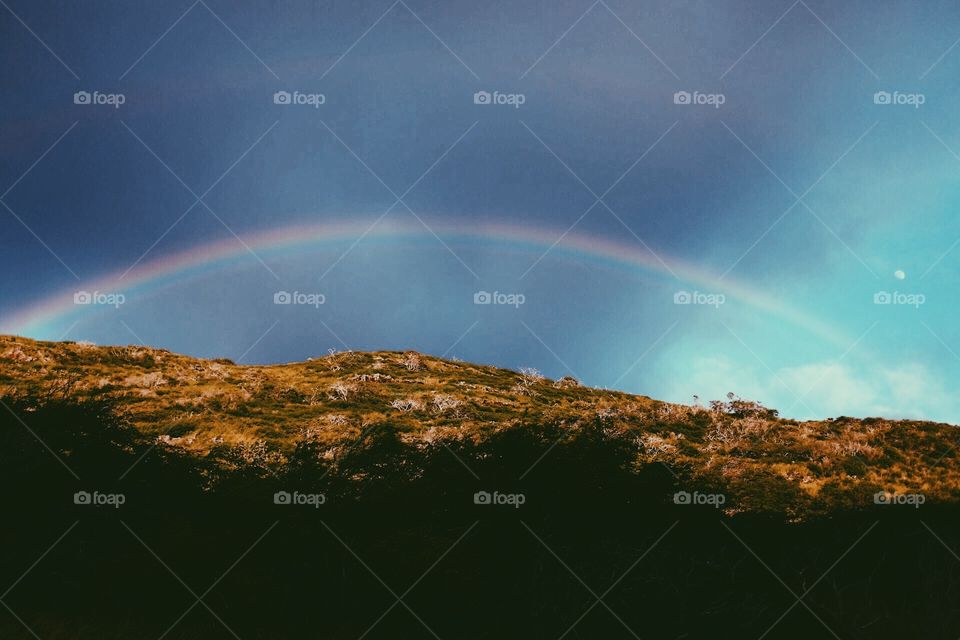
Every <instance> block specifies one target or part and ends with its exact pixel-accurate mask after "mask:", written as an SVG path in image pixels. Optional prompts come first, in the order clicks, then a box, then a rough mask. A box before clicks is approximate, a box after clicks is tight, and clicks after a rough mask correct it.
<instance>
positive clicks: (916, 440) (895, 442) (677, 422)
mask: <svg viewBox="0 0 960 640" xmlns="http://www.w3.org/2000/svg"><path fill="white" fill-rule="evenodd" d="M105 394H106V395H108V396H110V397H112V398H114V399H115V400H116V402H117V406H119V407H120V409H121V411H122V412H123V413H124V414H125V417H126V418H127V420H128V421H129V422H130V424H132V425H133V426H134V427H135V428H136V429H138V430H139V431H140V432H141V433H143V434H144V435H146V436H148V437H150V438H155V439H158V441H159V442H161V443H162V444H163V445H164V446H170V447H179V448H182V449H185V450H187V451H188V452H190V453H192V454H195V455H198V456H205V455H207V454H209V453H210V452H211V451H214V450H216V449H218V448H219V449H222V448H224V447H231V446H232V447H249V446H251V445H257V444H259V443H262V444H263V446H264V447H265V448H266V449H267V450H269V451H270V452H271V456H272V459H274V460H276V463H277V464H283V460H284V459H285V455H287V454H289V453H290V452H291V451H292V450H293V448H294V447H295V446H296V444H297V443H298V442H303V441H305V440H309V441H313V442H316V443H318V444H319V448H320V449H321V450H323V449H324V448H325V447H326V448H327V450H328V451H330V452H331V453H330V455H334V453H335V451H336V447H337V445H338V444H341V445H342V444H344V443H345V442H350V441H353V440H355V439H356V438H357V437H358V436H359V435H360V434H361V433H362V432H363V431H364V430H365V429H367V428H368V427H371V426H377V425H389V426H390V427H392V428H395V429H397V430H398V431H399V432H400V434H401V437H402V439H403V440H404V441H405V442H407V443H412V444H417V443H427V442H431V443H433V442H438V441H439V442H452V441H464V440H466V441H472V442H474V443H482V442H483V441H484V439H485V438H487V437H489V436H490V435H491V434H493V433H497V432H501V431H504V430H508V429H517V428H526V427H530V426H537V425H550V426H558V427H561V428H562V429H564V430H568V431H569V432H571V433H576V432H577V431H578V430H580V429H584V428H587V427H591V428H599V429H600V430H601V431H602V433H603V435H604V437H607V438H610V439H615V440H619V441H621V442H624V443H628V444H629V446H630V447H633V448H634V449H635V451H636V459H635V463H636V465H637V467H638V468H640V467H642V466H644V465H646V464H651V463H663V464H664V465H666V466H667V467H668V468H670V469H671V471H672V473H674V474H675V475H676V476H677V477H678V478H679V479H681V481H682V482H684V483H689V486H690V487H694V488H698V489H700V490H704V491H708V490H712V491H719V492H723V493H725V494H727V495H729V496H732V497H733V498H734V499H733V500H731V501H730V502H729V503H728V507H729V508H730V509H732V510H747V511H751V510H760V511H763V510H794V511H796V510H798V509H799V510H802V509H806V508H808V507H809V505H810V504H811V503H812V502H816V503H818V504H819V507H818V509H827V510H829V509H833V508H840V507H853V508H857V507H863V506H866V505H867V503H868V502H869V498H870V496H872V494H873V492H875V491H878V490H886V491H890V492H896V493H923V494H925V495H926V497H927V500H928V502H950V503H956V502H958V501H960V470H958V467H957V459H958V455H960V454H958V448H957V447H956V445H957V444H958V442H960V431H957V430H956V428H955V427H953V426H951V425H946V424H935V423H929V422H917V421H892V420H885V419H875V418H868V419H865V420H854V419H849V418H837V419H834V420H827V421H819V422H797V421H793V420H784V419H780V418H777V417H775V416H774V415H772V414H771V413H769V412H768V411H766V410H763V409H762V408H760V407H757V406H753V405H751V404H750V403H744V404H737V403H733V404H731V403H725V404H723V405H721V406H718V407H716V408H714V409H706V408H702V407H690V406H684V405H674V404H668V403H663V402H659V401H655V400H652V399H650V398H647V397H644V396H635V395H630V394H625V393H619V392H613V391H606V390H599V389H591V388H586V387H581V386H579V385H577V384H576V383H575V382H574V381H571V380H561V381H557V382H554V381H550V380H546V379H538V378H536V377H532V376H524V375H522V374H520V373H517V372H513V371H508V370H504V369H497V368H494V367H487V366H480V365H474V364H469V363H464V362H456V361H450V360H443V359H439V358H433V357H428V356H423V355H419V354H414V353H409V352H408V353H402V352H374V353H339V354H334V355H330V356H325V357H321V358H317V359H313V360H309V361H307V362H300V363H291V364H284V365H274V366H238V365H234V364H233V363H231V362H230V361H227V360H214V361H211V360H199V359H195V358H189V357H186V356H182V355H178V354H174V353H171V352H169V351H165V350H159V349H150V348H144V347H97V346H92V345H86V344H81V343H71V342H61V343H53V342H37V341H33V340H29V339H26V338H19V337H10V336H0V397H3V396H7V397H27V398H42V397H45V396H67V397H70V398H75V399H82V398H87V397H96V396H102V395H105ZM798 505H804V506H802V507H800V506H798Z"/></svg>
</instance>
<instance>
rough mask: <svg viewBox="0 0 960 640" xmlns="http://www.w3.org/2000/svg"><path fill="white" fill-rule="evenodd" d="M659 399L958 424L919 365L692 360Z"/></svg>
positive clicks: (951, 406)
mask: <svg viewBox="0 0 960 640" xmlns="http://www.w3.org/2000/svg"><path fill="white" fill-rule="evenodd" d="M674 373H675V374H676V375H675V377H674V378H673V380H675V382H673V383H672V384H671V385H670V386H669V387H668V388H667V391H666V393H665V394H664V396H665V397H664V399H669V400H672V401H675V402H690V400H691V398H692V396H693V395H694V394H696V395H698V396H700V398H701V399H703V400H704V401H706V400H711V399H719V398H723V397H724V396H725V395H726V393H727V392H730V391H732V392H734V393H736V394H737V395H739V396H741V397H743V398H747V399H750V400H758V401H760V402H763V403H764V404H765V405H766V406H768V407H772V408H775V409H779V410H780V412H781V414H782V415H784V416H785V417H791V418H798V419H822V418H826V417H836V416H841V415H845V416H851V417H869V416H878V417H881V416H882V417H885V418H915V419H924V420H938V421H945V422H952V423H960V403H958V400H957V398H956V396H955V394H953V393H951V392H950V391H949V390H948V389H946V388H945V386H944V384H943V382H942V378H941V377H940V376H938V375H936V374H935V373H934V372H932V371H930V369H928V368H927V367H926V366H925V365H923V364H922V363H918V362H911V363H904V364H900V365H897V366H895V367H890V366H884V367H877V366H873V367H868V366H855V365H854V364H852V363H843V362H840V363H837V362H835V361H820V362H813V363H808V364H804V365H800V366H794V367H782V368H779V369H775V370H774V371H773V373H772V374H771V373H770V371H768V370H767V369H766V368H765V367H762V366H761V365H759V364H757V365H756V366H754V364H753V363H745V362H740V361H736V360H734V359H732V358H729V357H727V356H706V357H697V358H694V359H693V360H692V361H689V363H688V367H687V370H686V371H685V372H684V371H682V370H675V371H674Z"/></svg>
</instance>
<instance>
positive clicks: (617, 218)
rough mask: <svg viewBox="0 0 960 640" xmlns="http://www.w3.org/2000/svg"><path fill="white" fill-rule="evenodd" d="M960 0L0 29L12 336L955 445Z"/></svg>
mask: <svg viewBox="0 0 960 640" xmlns="http://www.w3.org/2000/svg"><path fill="white" fill-rule="evenodd" d="M958 42H960V7H958V6H957V5H956V4H955V3H950V2H940V1H936V0H931V1H930V2H925V3H922V5H918V4H917V3H915V2H908V1H902V2H897V1H884V2H876V1H869V2H867V1H863V2H858V1H853V2H844V3H834V2H826V1H823V0H797V1H795V2H793V1H791V0H785V1H783V2H780V1H777V2H744V1H733V0H728V1H717V0H709V1H707V0H703V1H693V0H691V1H679V2H678V1H677V0H673V1H666V0H664V1H650V2H644V3H628V2H622V1H620V0H598V1H596V2H593V3H592V4H591V3H590V2H589V0H584V1H580V2H567V1H551V2H522V3H516V2H497V1H495V2H487V3H476V2H461V1H459V0H452V1H446V2H427V1H423V0H397V1H395V2H392V3H391V1H390V0H384V1H380V2H372V1H370V2H365V1H364V2H359V1H350V2H346V1H336V2H305V1H304V2H293V1H290V2H256V3H254V2H243V1H241V2H226V1H224V0H197V1H195V2H192V3H191V2H190V0H184V1H183V2H164V3H156V2H149V3H148V2H108V1H100V2H95V3H69V4H68V5H66V6H64V5H63V3H55V2H48V1H46V0H36V1H30V2H27V1H24V0H3V2H0V52H2V55H3V60H4V63H5V64H4V71H3V74H2V76H0V78H2V79H0V90H2V92H3V100H2V101H0V194H2V196H0V204H2V206H0V269H2V273H3V277H2V278H0V332H3V333H12V334H18V335H24V336H28V337H32V338H37V339H45V340H60V339H63V340H89V341H92V342H95V343H97V344H139V343H144V344H147V345H150V346H156V347H162V348H167V349H171V350H174V351H177V352H181V353H186V354H190V355H194V356H199V357H229V358H233V359H235V360H237V361H238V362H242V363H246V364H267V363H277V362H287V361H293V360H303V359H306V358H307V357H316V356H318V355H324V354H326V353H328V352H329V351H330V350H347V349H353V350H377V349H415V350H418V351H422V352H425V353H430V354H434V355H438V356H444V357H457V358H461V359H464V360H468V361H474V362H481V363H487V364H493V365H498V366H504V367H510V368H519V367H534V368H537V369H539V370H541V371H542V372H543V373H545V374H546V375H548V376H550V377H554V378H558V377H560V376H563V375H573V376H574V377H576V378H578V379H580V380H582V381H583V382H584V383H586V384H589V385H592V386H597V387H607V388H612V389H621V390H625V391H629V392H633V393H641V394H645V395H649V396H653V397H656V398H660V399H664V400H670V401H677V402H692V401H693V397H694V396H698V397H699V398H700V401H701V402H705V401H707V400H709V399H714V398H721V397H723V396H724V395H725V394H726V393H727V392H734V393H736V394H738V395H740V396H742V397H744V398H749V399H755V400H759V401H762V402H764V403H765V404H766V405H767V406H771V407H775V408H778V409H779V410H780V411H781V413H782V414H783V415H786V416H790V417H797V418H824V417H828V416H837V415H849V416H870V415H883V416H889V417H915V418H924V419H934V420H942V421H948V422H955V423H960V395H958V394H956V393H955V389H956V388H957V384H958V381H960V324H958V323H957V322H956V321H955V317H954V315H955V314H954V310H955V309H956V301H957V296H958V293H957V291H958V284H960V282H958V281H960V273H958V268H957V267H958V260H960V248H958V244H960V216H958V215H957V211H958V205H960V123H958V121H957V119H956V117H955V112H956V111H955V105H956V104H957V102H958V98H960V95H958V93H960V85H958V84H957V83H956V82H955V78H956V76H957V74H958V73H960V46H958Z"/></svg>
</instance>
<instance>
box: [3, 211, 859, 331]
mask: <svg viewBox="0 0 960 640" xmlns="http://www.w3.org/2000/svg"><path fill="white" fill-rule="evenodd" d="M433 230H434V231H435V232H436V233H437V235H438V236H440V237H441V238H443V239H444V242H446V243H457V242H475V243H476V242H479V243H481V244H490V245H492V246H496V247H500V248H511V249H517V250H522V251H529V252H531V253H532V254H536V255H537V256H540V255H542V254H543V253H544V252H546V251H548V250H549V251H550V255H551V256H558V257H563V258H567V259H573V260H579V261H583V262H588V263H600V264H603V265H606V266H610V267H614V268H619V269H624V270H627V271H641V272H646V273H653V274H656V275H659V276H661V277H665V278H671V279H672V278H674V277H676V279H677V280H679V282H677V288H678V289H683V288H686V287H691V286H692V287H696V288H700V289H703V290H706V291H709V292H715V293H723V294H724V295H726V296H727V297H729V298H732V299H734V300H737V301H739V302H742V303H744V304H747V305H749V306H751V307H753V308H755V309H758V310H760V311H763V312H765V313H768V314H771V315H774V316H776V317H778V318H781V319H784V320H786V321H788V322H790V323H791V324H793V325H796V326H798V327H801V328H803V329H805V330H806V331H809V332H810V333H812V334H815V335H817V336H819V337H821V338H824V339H826V340H828V341H829V342H831V343H834V344H836V345H839V346H842V347H844V348H845V347H846V346H847V345H849V343H850V340H849V339H848V337H847V336H844V335H841V334H839V333H838V332H837V331H836V330H835V329H834V328H833V327H831V326H829V325H827V324H825V323H823V322H822V321H820V320H819V319H817V318H815V317H812V316H810V315H808V314H806V313H805V312H802V311H800V310H798V309H794V308H791V307H790V306H789V305H788V304H787V303H786V302H784V301H783V300H782V299H779V298H776V297H773V296H770V295H769V294H767V293H764V292H762V291H759V290H757V289H755V288H752V287H749V286H748V285H745V284H743V283H740V282H736V281H734V280H732V279H730V278H724V279H720V278H718V277H717V276H715V275H713V274H710V273H708V272H706V271H704V270H702V269H700V268H699V267H696V266H695V265H692V264H689V263H686V262H683V261H680V260H676V259H667V258H666V257H663V261H662V262H661V260H660V259H658V258H657V257H655V256H654V255H652V254H651V253H650V252H649V251H646V250H645V249H642V248H639V247H636V246H632V245H629V244H626V243H622V242H618V241H614V240H609V239H606V238H599V237H596V236H590V235H586V234H582V233H574V232H570V233H567V234H562V232H560V231H557V230H545V229H541V228H536V229H534V228H531V227H525V226H518V225H511V224H506V223H496V224H484V223H474V224H468V225H457V226H434V227H433ZM360 237H364V238H365V239H366V238H370V239H379V240H381V241H382V240H387V241H391V242H398V243H402V242H410V241H416V240H425V239H426V240H431V241H434V242H436V239H435V238H433V234H432V233H431V231H429V230H427V229H426V228H424V227H423V226H422V225H419V224H416V223H411V224H399V223H397V222H391V223H390V224H389V225H387V224H386V223H383V222H381V223H380V224H375V225H374V226H373V228H370V224H369V223H368V222H363V223H360V222H338V223H326V224H316V225H294V226H287V227H281V228H277V229H273V230H269V231H264V232H260V233H257V234H253V235H250V236H247V237H244V238H243V239H242V242H241V241H239V240H238V239H237V238H232V237H231V238H227V239H224V240H220V241H216V242H212V243H208V244H201V245H197V246H195V247H193V248H191V249H188V250H186V251H182V252H179V253H173V254H169V255H166V256H162V257H158V258H156V259H153V260H147V261H144V262H142V263H140V264H138V265H137V266H136V267H134V268H133V269H129V270H128V271H126V272H120V271H118V272H116V273H112V274H109V275H107V276H104V277H101V278H98V279H96V280H95V281H92V282H89V283H82V285H78V286H77V287H75V288H73V289H71V290H70V291H63V292H60V293H58V294H55V295H51V296H49V297H47V298H44V299H42V300H40V301H39V302H37V303H34V304H30V305H27V306H25V307H23V308H21V309H18V310H16V311H15V312H14V313H13V314H11V315H9V316H8V317H6V318H4V319H3V321H2V324H0V330H2V331H3V332H9V333H15V334H19V335H25V336H39V335H47V334H49V333H51V332H52V331H53V327H54V326H61V327H62V326H64V325H65V324H69V323H70V322H71V321H75V320H76V319H78V318H80V317H82V315H83V313H84V311H85V310H86V309H87V308H86V307H83V306H79V305H75V304H74V301H73V294H74V293H75V292H76V291H79V290H84V291H103V292H111V293H123V294H124V295H125V296H126V297H127V298H128V299H131V298H134V297H136V296H140V295H145V294H149V293H150V292H152V291H155V290H157V289H159V288H161V287H163V286H166V285H168V284H173V283H176V282H179V281H181V280H184V279H187V278H192V277H197V276H202V275H205V274H209V273H214V272H216V271H219V270H222V269H225V268H228V267H231V266H234V265H239V264H244V263H249V262H250V261H254V260H257V259H258V258H260V259H263V260H269V259H270V258H277V257H282V256H286V255H290V254H292V253H295V252H299V251H304V250H309V249H319V248H327V247H330V246H334V245H337V244H343V245H345V246H349V244H351V243H353V242H355V241H357V240H358V238H360ZM558 238H560V239H559V240H558Z"/></svg>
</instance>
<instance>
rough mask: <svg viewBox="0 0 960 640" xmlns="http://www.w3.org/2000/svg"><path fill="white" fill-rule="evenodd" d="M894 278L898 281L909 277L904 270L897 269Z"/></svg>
mask: <svg viewBox="0 0 960 640" xmlns="http://www.w3.org/2000/svg"><path fill="white" fill-rule="evenodd" d="M893 277H894V278H896V279H897V280H903V279H904V278H906V277H907V274H905V273H904V272H903V271H902V270H900V269H897V270H896V271H894V272H893Z"/></svg>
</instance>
